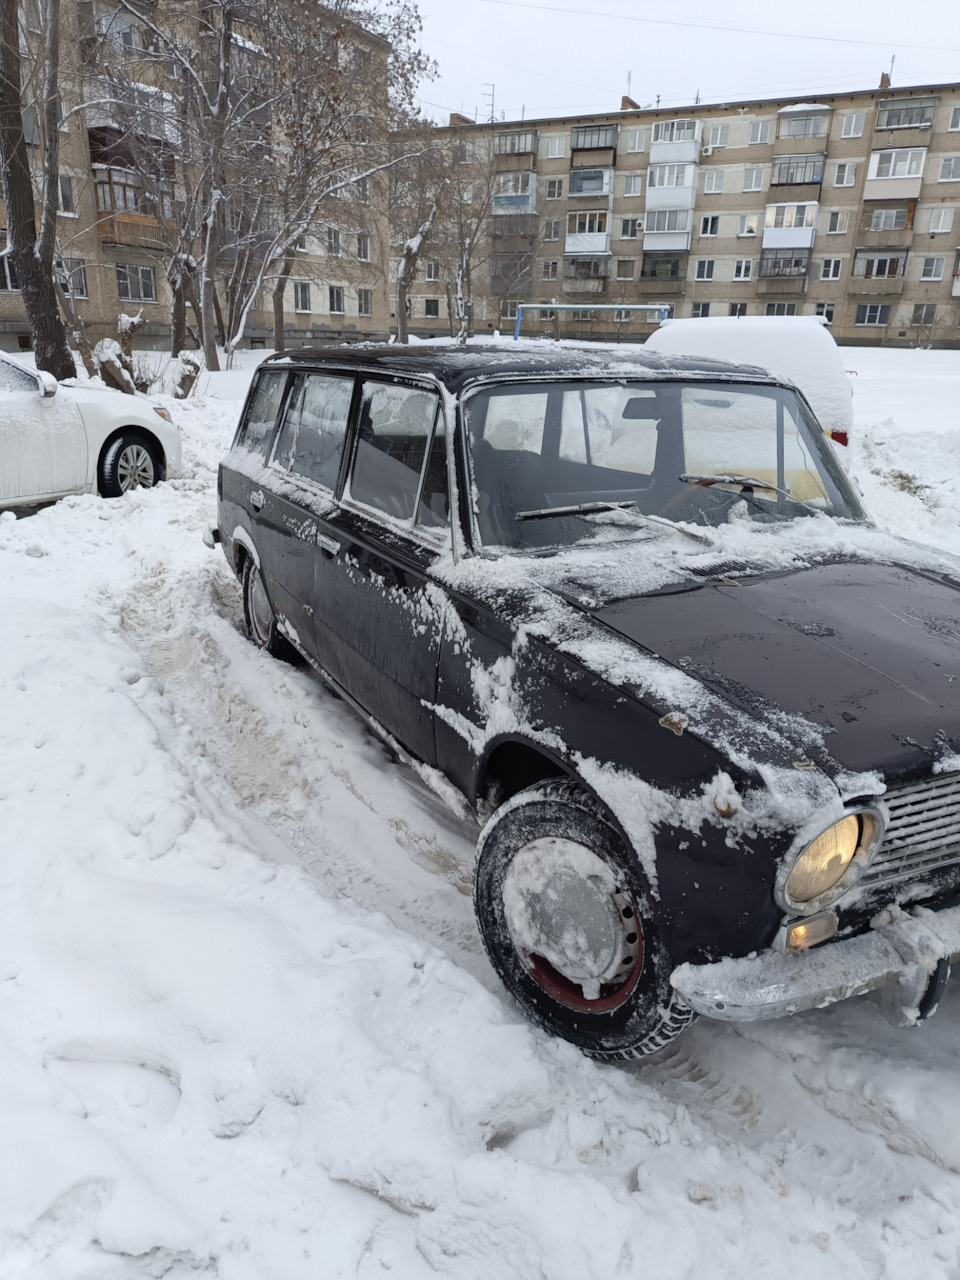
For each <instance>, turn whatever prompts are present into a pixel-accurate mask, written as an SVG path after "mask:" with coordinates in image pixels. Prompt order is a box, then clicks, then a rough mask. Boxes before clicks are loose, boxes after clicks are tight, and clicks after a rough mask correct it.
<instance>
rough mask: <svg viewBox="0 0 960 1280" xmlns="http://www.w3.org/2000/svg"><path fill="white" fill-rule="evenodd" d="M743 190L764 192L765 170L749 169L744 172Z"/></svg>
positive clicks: (758, 168) (760, 168)
mask: <svg viewBox="0 0 960 1280" xmlns="http://www.w3.org/2000/svg"><path fill="white" fill-rule="evenodd" d="M743 189H744V191H762V190H763V168H762V167H757V168H748V169H744V171H743Z"/></svg>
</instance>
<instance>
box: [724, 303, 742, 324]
mask: <svg viewBox="0 0 960 1280" xmlns="http://www.w3.org/2000/svg"><path fill="white" fill-rule="evenodd" d="M746 314H747V304H746V303H745V302H731V303H730V306H729V308H728V310H727V315H729V316H733V317H734V319H736V320H739V318H740V317H741V316H745V315H746Z"/></svg>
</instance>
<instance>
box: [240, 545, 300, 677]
mask: <svg viewBox="0 0 960 1280" xmlns="http://www.w3.org/2000/svg"><path fill="white" fill-rule="evenodd" d="M240 586H241V589H242V592H243V620H244V622H245V623H246V627H247V637H248V639H249V640H250V641H251V643H252V644H255V645H256V647H257V648H258V649H264V650H266V652H267V653H269V654H270V655H271V657H274V658H280V659H281V660H282V661H283V662H291V663H296V662H297V661H298V655H297V651H296V649H294V647H293V645H292V644H291V643H290V641H289V640H287V639H286V638H285V637H284V636H283V635H281V634H280V629H279V627H278V626H277V616H276V614H275V613H274V612H273V606H272V605H271V603H270V600H269V598H268V596H267V593H266V590H265V588H264V585H263V580H262V578H261V576H260V567H259V565H258V564H257V562H256V561H255V560H254V558H253V556H247V558H246V560H244V562H243V572H242V573H241V575H240Z"/></svg>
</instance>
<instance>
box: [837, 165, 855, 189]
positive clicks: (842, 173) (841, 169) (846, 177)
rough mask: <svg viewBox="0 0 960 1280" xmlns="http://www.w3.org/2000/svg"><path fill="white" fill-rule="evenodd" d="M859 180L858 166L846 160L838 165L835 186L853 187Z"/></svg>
mask: <svg viewBox="0 0 960 1280" xmlns="http://www.w3.org/2000/svg"><path fill="white" fill-rule="evenodd" d="M856 181H857V166H856V165H855V164H851V163H850V161H848V160H845V161H843V163H841V164H838V165H837V171H836V173H835V174H834V177H833V185H834V186H835V187H852V186H853V185H854V184H855V183H856Z"/></svg>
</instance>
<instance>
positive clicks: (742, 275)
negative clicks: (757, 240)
mask: <svg viewBox="0 0 960 1280" xmlns="http://www.w3.org/2000/svg"><path fill="white" fill-rule="evenodd" d="M752 275H753V259H752V258H737V260H736V262H734V264H733V278H734V280H749V279H750V277H751V276H752Z"/></svg>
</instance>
